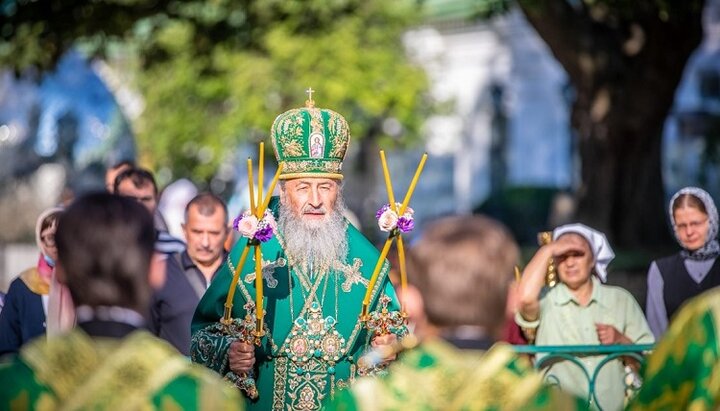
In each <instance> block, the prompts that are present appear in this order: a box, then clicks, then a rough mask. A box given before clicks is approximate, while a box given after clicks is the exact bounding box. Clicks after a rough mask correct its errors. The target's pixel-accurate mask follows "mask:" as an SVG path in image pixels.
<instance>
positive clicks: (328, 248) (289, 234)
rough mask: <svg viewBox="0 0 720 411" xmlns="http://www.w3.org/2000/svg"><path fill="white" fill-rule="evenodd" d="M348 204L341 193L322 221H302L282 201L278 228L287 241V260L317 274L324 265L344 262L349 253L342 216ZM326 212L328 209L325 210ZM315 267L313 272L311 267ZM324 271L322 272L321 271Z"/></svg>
mask: <svg viewBox="0 0 720 411" xmlns="http://www.w3.org/2000/svg"><path fill="white" fill-rule="evenodd" d="M344 210H345V203H344V201H343V198H342V195H340V194H338V198H337V201H336V202H335V208H334V209H333V210H330V211H329V212H327V214H326V215H325V218H324V219H323V220H321V221H307V220H303V218H302V216H297V215H295V213H294V212H293V210H292V209H291V208H290V207H289V206H288V205H287V204H285V202H284V201H281V203H280V217H279V219H278V230H279V231H280V232H281V233H282V235H283V238H284V241H285V253H286V254H287V256H288V259H289V260H290V261H291V262H294V263H295V264H300V265H301V266H300V267H297V268H300V269H301V270H302V271H304V272H305V273H307V274H311V275H312V274H318V273H317V270H318V269H321V268H332V267H333V266H334V265H335V262H343V263H344V262H345V259H346V258H347V253H348V241H347V236H346V235H345V232H346V229H347V223H346V222H345V219H344V218H343V211H344ZM326 211H327V210H326ZM310 267H313V270H312V271H314V273H311V272H310V270H309V268H310ZM320 274H322V273H320Z"/></svg>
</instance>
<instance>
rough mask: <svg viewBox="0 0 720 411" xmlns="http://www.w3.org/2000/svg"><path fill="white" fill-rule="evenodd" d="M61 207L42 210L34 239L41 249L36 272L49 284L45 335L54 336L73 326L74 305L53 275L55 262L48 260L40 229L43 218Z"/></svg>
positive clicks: (68, 291) (58, 211)
mask: <svg viewBox="0 0 720 411" xmlns="http://www.w3.org/2000/svg"><path fill="white" fill-rule="evenodd" d="M61 212H62V208H59V207H52V208H49V209H47V210H45V211H43V212H42V213H41V214H40V216H39V217H38V219H37V224H36V225H35V241H36V243H37V245H38V248H40V250H41V251H42V253H41V254H40V259H39V261H38V266H37V268H38V272H39V273H40V277H42V278H43V279H45V280H46V281H48V283H49V284H50V292H49V295H48V309H47V318H46V324H47V335H48V336H54V335H57V334H60V333H63V332H65V331H68V330H70V329H71V328H72V327H73V326H75V306H74V305H73V302H72V298H71V297H70V290H68V288H67V287H66V286H65V285H63V284H60V283H59V282H58V280H57V277H56V276H55V267H54V264H55V262H54V261H53V263H52V265H51V264H50V262H48V259H46V258H45V257H46V256H47V254H48V252H47V250H46V247H45V244H44V243H43V241H42V237H41V229H42V223H43V220H45V219H46V218H47V217H48V216H50V215H52V214H54V213H61Z"/></svg>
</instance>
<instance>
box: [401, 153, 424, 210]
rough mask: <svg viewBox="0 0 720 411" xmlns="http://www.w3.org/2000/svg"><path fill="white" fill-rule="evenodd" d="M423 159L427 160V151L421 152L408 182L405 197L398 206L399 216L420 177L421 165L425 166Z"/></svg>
mask: <svg viewBox="0 0 720 411" xmlns="http://www.w3.org/2000/svg"><path fill="white" fill-rule="evenodd" d="M425 160H427V153H425V154H423V156H422V158H421V159H420V164H418V166H417V170H415V175H414V176H413V179H412V181H411V182H410V188H408V191H407V194H405V199H404V200H403V202H402V206H401V207H400V211H398V215H399V216H401V215H403V214H404V213H405V209H406V208H407V206H408V203H409V202H410V197H412V194H413V191H415V186H416V185H417V182H418V179H419V178H420V173H422V170H423V167H425Z"/></svg>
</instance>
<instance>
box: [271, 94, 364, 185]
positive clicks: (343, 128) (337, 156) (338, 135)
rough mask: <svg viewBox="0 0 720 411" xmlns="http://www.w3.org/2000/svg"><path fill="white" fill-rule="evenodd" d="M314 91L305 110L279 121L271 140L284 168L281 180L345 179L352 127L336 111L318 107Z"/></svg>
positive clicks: (279, 162) (290, 113)
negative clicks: (343, 165) (343, 170)
mask: <svg viewBox="0 0 720 411" xmlns="http://www.w3.org/2000/svg"><path fill="white" fill-rule="evenodd" d="M312 93H313V90H312V89H308V94H309V98H308V100H306V101H305V107H301V108H295V109H291V110H288V111H286V112H284V113H282V114H280V115H279V116H277V118H276V119H275V121H274V122H273V125H272V128H271V129H270V136H271V138H272V144H273V149H274V150H275V158H276V159H277V161H278V164H282V165H283V170H282V174H280V179H281V180H289V179H293V178H300V177H325V178H337V179H342V178H343V175H342V162H343V160H344V159H345V153H346V152H347V148H348V144H349V143H350V127H348V123H347V121H345V118H344V117H343V116H341V115H340V114H338V113H336V112H335V111H332V110H329V109H326V108H319V107H315V101H313V99H312Z"/></svg>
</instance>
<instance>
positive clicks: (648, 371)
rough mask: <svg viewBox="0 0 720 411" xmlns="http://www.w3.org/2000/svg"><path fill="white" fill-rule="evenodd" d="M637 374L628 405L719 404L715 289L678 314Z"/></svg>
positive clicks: (719, 318)
mask: <svg viewBox="0 0 720 411" xmlns="http://www.w3.org/2000/svg"><path fill="white" fill-rule="evenodd" d="M642 374H643V385H642V388H641V389H640V391H639V392H638V394H637V396H636V397H635V398H634V399H633V401H632V402H631V403H630V406H629V407H628V409H629V410H668V411H669V410H696V411H704V410H717V409H719V408H720V290H718V289H717V288H715V289H714V290H711V291H707V292H706V293H704V294H701V295H700V296H698V297H695V298H694V299H692V300H690V302H688V303H687V304H686V305H685V306H684V307H683V308H682V309H681V310H680V311H679V312H678V313H677V315H676V316H675V317H674V318H673V320H672V322H671V324H670V328H669V329H668V330H667V332H666V333H665V335H664V336H663V337H662V339H661V340H660V342H659V343H658V344H657V345H656V346H655V350H654V351H653V353H652V354H650V356H649V357H648V358H647V361H646V363H645V366H644V368H643V373H642Z"/></svg>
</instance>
